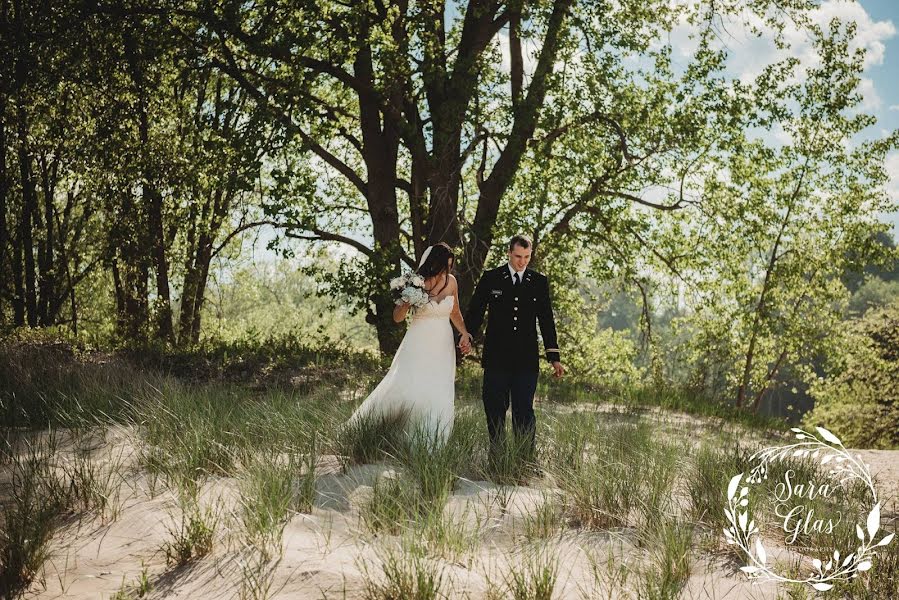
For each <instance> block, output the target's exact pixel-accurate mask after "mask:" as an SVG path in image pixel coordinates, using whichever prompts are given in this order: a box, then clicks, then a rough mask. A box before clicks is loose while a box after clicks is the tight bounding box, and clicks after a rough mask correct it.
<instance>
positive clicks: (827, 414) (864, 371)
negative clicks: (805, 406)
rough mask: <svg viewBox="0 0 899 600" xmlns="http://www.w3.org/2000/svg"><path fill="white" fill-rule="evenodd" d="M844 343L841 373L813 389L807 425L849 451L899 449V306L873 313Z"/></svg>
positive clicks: (854, 325) (820, 381)
mask: <svg viewBox="0 0 899 600" xmlns="http://www.w3.org/2000/svg"><path fill="white" fill-rule="evenodd" d="M841 341H842V355H841V356H840V360H839V363H840V364H839V367H837V368H836V369H835V372H834V373H833V374H831V375H828V376H827V377H822V378H820V379H818V380H816V381H814V382H813V383H812V385H811V387H810V393H811V394H812V396H813V397H814V398H815V407H814V409H813V410H812V411H810V412H809V413H807V414H806V415H805V417H804V418H803V422H804V423H806V424H807V425H812V426H813V425H821V426H823V427H826V428H827V429H830V430H831V431H833V432H834V433H835V434H836V435H837V436H839V437H840V439H841V440H842V441H843V443H844V444H845V445H846V446H850V447H863V448H899V303H897V302H895V301H894V302H893V303H892V304H890V305H888V306H885V307H882V308H873V309H871V310H869V311H868V312H866V313H865V315H864V316H863V317H861V318H860V319H858V320H857V321H855V322H853V323H852V327H851V329H850V331H849V332H848V335H845V336H843V338H842V340H841Z"/></svg>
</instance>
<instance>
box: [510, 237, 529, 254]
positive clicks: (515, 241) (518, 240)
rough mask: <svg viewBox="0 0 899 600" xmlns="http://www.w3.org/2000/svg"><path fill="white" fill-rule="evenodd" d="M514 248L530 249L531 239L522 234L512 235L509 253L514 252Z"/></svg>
mask: <svg viewBox="0 0 899 600" xmlns="http://www.w3.org/2000/svg"><path fill="white" fill-rule="evenodd" d="M515 246H521V247H522V248H530V247H531V238H529V237H528V236H526V235H524V234H523V233H519V234H518V235H513V236H512V239H511V240H509V251H512V250H514V249H515Z"/></svg>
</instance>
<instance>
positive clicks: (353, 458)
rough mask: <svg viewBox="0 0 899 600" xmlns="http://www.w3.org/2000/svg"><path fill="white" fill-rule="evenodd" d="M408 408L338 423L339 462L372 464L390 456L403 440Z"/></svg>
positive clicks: (343, 467) (345, 464)
mask: <svg viewBox="0 0 899 600" xmlns="http://www.w3.org/2000/svg"><path fill="white" fill-rule="evenodd" d="M408 417H409V415H408V412H405V413H398V414H395V415H387V416H377V417H374V416H370V415H366V416H364V417H361V418H360V419H358V420H357V421H355V422H353V423H351V424H346V423H344V424H341V425H340V426H339V428H338V434H337V439H336V441H335V445H336V452H337V456H338V460H339V461H340V466H341V468H342V469H343V470H344V472H346V470H347V468H348V467H349V466H351V465H358V464H371V463H375V462H379V461H382V460H385V459H386V458H389V456H390V453H391V451H392V450H394V449H395V448H397V447H399V446H400V444H401V443H402V438H403V431H404V429H405V425H406V422H407V421H408Z"/></svg>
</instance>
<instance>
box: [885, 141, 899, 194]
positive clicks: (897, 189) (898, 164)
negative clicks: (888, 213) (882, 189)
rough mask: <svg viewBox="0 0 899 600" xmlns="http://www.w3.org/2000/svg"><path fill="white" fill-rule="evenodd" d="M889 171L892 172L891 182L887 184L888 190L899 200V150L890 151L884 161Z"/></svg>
mask: <svg viewBox="0 0 899 600" xmlns="http://www.w3.org/2000/svg"><path fill="white" fill-rule="evenodd" d="M883 166H884V168H885V169H886V170H887V173H889V174H890V182H889V183H888V184H887V192H889V194H890V196H892V197H893V199H895V200H899V152H895V151H894V152H890V153H889V154H887V156H886V160H885V161H884V163H883Z"/></svg>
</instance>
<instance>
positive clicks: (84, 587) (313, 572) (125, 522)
mask: <svg viewBox="0 0 899 600" xmlns="http://www.w3.org/2000/svg"><path fill="white" fill-rule="evenodd" d="M569 410H570V409H569ZM594 410H595V408H594ZM655 416H656V417H657V418H659V419H660V420H661V421H662V422H663V423H666V424H670V425H671V426H672V433H677V432H678V431H679V432H680V433H679V435H680V436H681V437H682V438H684V439H686V440H687V441H691V442H695V440H696V439H698V438H699V437H700V433H703V434H709V431H710V429H711V430H717V432H718V433H719V434H722V435H728V434H729V433H733V434H734V435H739V433H737V429H736V428H734V427H731V426H728V427H727V428H724V429H722V425H723V423H721V422H714V423H710V422H709V420H703V419H698V418H696V417H692V416H688V415H679V414H672V413H663V414H656V415H655ZM689 431H692V434H689V435H686V436H685V435H684V433H685V432H689ZM106 442H107V445H106V446H103V445H102V442H98V444H97V447H98V448H99V449H98V450H97V451H96V456H97V457H98V460H109V457H115V456H120V457H124V458H123V459H122V460H124V461H125V462H126V463H129V462H130V463H132V464H133V463H134V461H135V460H136V457H135V454H134V452H133V450H134V445H133V440H132V438H131V434H130V432H129V431H128V430H125V429H115V430H111V431H110V432H109V435H108V436H107V440H106ZM858 452H859V454H861V455H862V457H863V458H864V460H865V461H866V462H868V463H869V464H870V468H871V471H872V473H873V474H874V475H875V478H876V482H877V485H878V490H879V492H880V495H881V498H882V499H886V498H895V496H896V495H897V493H899V452H897V451H883V450H861V451H858ZM104 457H106V458H104ZM131 472H132V475H131V476H129V477H128V478H127V479H126V481H125V483H124V485H123V486H122V491H121V513H120V514H119V515H118V516H117V518H115V519H114V520H108V519H107V521H108V522H104V520H103V519H101V518H95V519H93V520H91V521H89V522H88V521H85V522H81V523H77V522H76V523H71V524H69V525H67V526H65V527H63V528H62V529H61V530H59V531H58V532H57V533H56V535H55V536H54V538H53V542H52V550H53V556H52V558H51V560H49V561H48V562H47V564H46V565H45V569H44V573H43V577H42V581H40V582H37V583H35V584H34V585H33V586H32V587H31V589H30V590H29V592H28V594H27V596H26V597H27V598H34V599H37V598H40V599H50V598H84V599H91V600H96V599H98V598H111V597H112V596H113V595H115V593H116V592H117V591H118V590H119V589H120V588H121V587H122V585H123V582H124V583H125V584H126V587H131V588H132V589H133V586H135V585H136V584H137V582H138V581H139V579H140V577H141V573H142V571H144V570H146V573H147V575H148V577H149V579H150V581H151V584H152V591H151V593H150V594H149V597H150V598H185V599H187V598H190V599H196V600H224V599H230V598H240V597H242V596H243V597H252V596H251V595H249V596H247V595H246V592H247V589H246V588H243V592H244V594H242V582H246V581H247V577H246V570H247V568H248V567H247V566H248V565H252V564H253V561H254V560H258V554H257V553H255V552H254V551H253V550H252V549H248V548H245V547H243V545H242V542H241V538H240V527H239V512H238V511H239V504H238V502H239V494H238V490H237V482H236V481H235V480H233V479H212V480H210V481H208V482H207V483H206V484H205V486H204V487H203V489H202V494H201V499H202V502H203V504H204V505H205V506H215V507H217V510H218V512H219V526H218V528H217V531H216V540H215V545H214V549H213V552H212V553H211V554H210V555H208V556H206V557H204V558H202V559H200V560H198V561H196V562H195V563H193V564H190V565H188V566H186V567H183V568H180V569H172V568H169V567H167V565H166V562H165V556H164V554H163V552H162V551H161V548H162V546H163V544H164V542H166V541H167V540H168V539H170V536H169V531H168V530H169V528H170V527H175V526H177V520H176V519H177V517H178V515H179V514H180V512H179V508H178V503H177V501H176V498H174V497H173V495H172V494H171V493H170V492H168V491H165V490H164V489H163V486H162V484H161V483H159V484H158V485H157V489H156V494H157V495H156V496H155V497H153V496H151V494H150V491H151V481H150V480H148V479H147V477H146V475H145V474H141V473H137V472H136V469H134V470H132V471H131ZM389 475H390V468H389V467H387V466H385V465H366V466H359V467H354V468H352V469H350V471H349V473H347V474H346V475H344V474H341V473H340V471H339V468H338V466H337V462H336V460H335V459H334V457H323V459H322V461H321V462H320V464H319V468H318V481H317V500H316V506H315V508H314V509H313V511H312V514H309V515H307V514H296V515H295V516H294V517H293V518H292V519H291V520H290V521H289V522H288V523H287V525H286V527H285V529H284V536H283V554H282V555H281V557H280V560H278V559H275V561H274V562H272V563H269V564H268V569H269V571H268V573H269V575H270V577H269V578H268V581H270V586H271V587H270V588H269V595H268V597H270V598H280V599H287V598H291V599H299V598H310V599H312V598H318V599H320V598H349V599H352V598H360V597H362V593H363V587H364V582H365V574H364V570H365V569H366V568H367V569H368V570H369V571H370V572H371V573H375V574H376V573H378V555H379V549H382V548H385V547H390V545H391V544H394V545H395V544H396V543H397V540H396V539H394V538H393V537H391V536H383V535H382V536H375V535H372V534H371V533H370V532H368V531H367V530H366V528H365V527H364V525H363V524H362V523H361V522H360V518H359V508H360V506H361V505H362V503H364V502H365V500H366V498H368V497H369V494H370V493H371V490H372V485H373V483H374V482H375V481H376V479H377V478H378V477H379V476H389ZM544 483H545V482H544ZM552 493H553V490H552V489H547V488H542V489H538V488H537V487H516V488H505V489H501V488H498V487H497V486H496V485H495V484H493V483H491V482H487V481H468V480H459V481H458V482H457V485H456V488H455V490H454V495H453V496H452V498H451V499H450V500H449V502H448V504H447V507H446V509H445V510H446V513H445V514H446V515H447V517H448V518H451V519H452V520H453V523H454V524H455V527H457V528H460V529H461V530H463V531H466V532H468V533H469V534H470V535H471V536H476V540H477V544H476V545H475V546H474V548H473V550H472V551H471V552H463V553H462V554H461V555H458V556H450V557H449V558H448V559H446V560H444V561H443V562H442V564H443V565H444V569H445V570H444V577H445V578H446V582H447V584H448V585H447V586H446V587H447V588H448V589H449V588H451V591H449V592H448V596H449V597H450V598H472V599H474V598H484V597H486V594H487V592H488V590H489V589H490V587H491V583H490V582H491V581H492V582H493V587H494V588H496V587H497V586H499V585H501V584H502V581H503V577H504V576H507V575H508V573H510V569H521V568H523V567H522V566H521V561H522V560H524V559H525V557H526V554H525V550H527V549H528V548H532V547H535V546H534V545H533V544H530V545H529V544H528V543H527V541H526V540H525V539H524V538H523V531H524V522H525V519H526V517H527V515H531V514H533V513H534V511H535V509H536V508H537V507H538V506H539V505H540V504H541V503H543V502H545V501H547V499H549V501H551V500H552ZM502 499H506V500H508V504H507V506H506V507H505V509H503V508H502V506H501V503H502V502H501V500H502ZM893 506H894V507H893V510H895V505H893ZM885 510H887V509H885ZM632 538H633V536H632V535H631V534H630V532H628V531H627V530H622V531H609V532H588V531H579V530H570V529H569V530H565V533H563V534H561V535H557V536H556V537H554V538H553V539H551V540H549V541H547V542H546V543H545V548H546V550H547V552H549V556H552V557H555V558H556V559H557V560H558V563H559V579H558V582H557V585H556V590H555V594H554V597H557V598H581V597H585V598H587V597H602V598H635V597H636V595H635V593H634V591H635V589H636V586H637V585H638V584H639V579H640V578H639V574H638V573H637V572H636V571H638V570H639V569H640V568H641V565H645V564H646V556H647V550H646V549H639V548H637V547H635V546H634V544H633V539H632ZM773 551H774V552H776V551H777V550H776V548H775V550H773ZM737 567H738V565H736V564H734V563H733V562H732V561H731V562H729V561H728V560H727V559H726V557H725V556H724V553H719V554H718V555H711V554H708V553H703V552H699V551H697V552H695V553H693V554H691V576H690V578H689V581H688V583H687V585H686V588H685V589H684V592H683V594H682V597H683V598H701V599H719V598H728V599H732V598H759V599H762V598H771V599H773V598H776V597H777V594H778V587H777V585H776V584H774V583H770V582H769V583H764V584H759V585H756V584H752V583H750V582H749V581H747V579H746V577H745V576H744V575H743V574H742V573H741V572H740V571H738V569H737ZM628 570H629V571H631V573H630V574H629V575H628V574H627V572H628ZM875 571H876V570H875ZM871 576H876V572H873V573H872V574H871Z"/></svg>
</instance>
